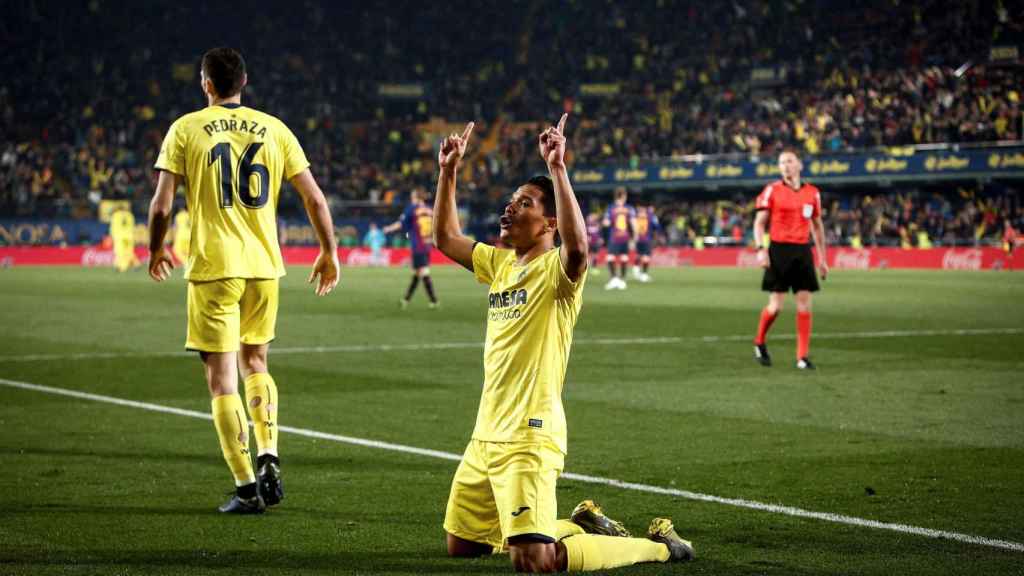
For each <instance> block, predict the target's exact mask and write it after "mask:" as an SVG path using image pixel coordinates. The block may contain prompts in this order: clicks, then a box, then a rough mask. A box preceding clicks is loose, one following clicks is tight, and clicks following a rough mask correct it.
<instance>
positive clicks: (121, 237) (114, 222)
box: [110, 208, 139, 272]
mask: <svg viewBox="0 0 1024 576" xmlns="http://www.w3.org/2000/svg"><path fill="white" fill-rule="evenodd" d="M110 241H111V243H112V244H113V246H114V268H115V269H117V271H118V272H127V271H128V269H129V268H134V267H135V266H137V265H138V264H139V259H138V258H136V257H135V215H134V214H132V211H131V210H129V209H127V208H120V209H118V210H115V211H114V212H113V213H112V214H111V215H110Z"/></svg>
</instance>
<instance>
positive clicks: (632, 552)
mask: <svg viewBox="0 0 1024 576" xmlns="http://www.w3.org/2000/svg"><path fill="white" fill-rule="evenodd" d="M562 544H564V545H565V552H566V556H568V570H569V572H589V571H592V570H606V569H609V568H618V567H620V566H631V565H633V564H639V563H641V562H666V561H668V559H669V557H670V555H669V552H668V546H665V545H664V544H659V543H657V542H653V541H651V540H647V539H646V538H621V537H619V536H599V535H597V534H580V535H578V536H570V537H569V538H566V539H565V540H562Z"/></svg>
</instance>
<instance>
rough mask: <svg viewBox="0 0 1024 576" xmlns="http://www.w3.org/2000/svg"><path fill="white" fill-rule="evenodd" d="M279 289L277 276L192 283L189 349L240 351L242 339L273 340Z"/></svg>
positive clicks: (187, 338) (247, 341) (190, 291)
mask: <svg viewBox="0 0 1024 576" xmlns="http://www.w3.org/2000/svg"><path fill="white" fill-rule="evenodd" d="M277 291H278V286H277V278H273V279H253V278H222V279H220V280H211V281H209V282H189V283H188V333H187V334H186V337H185V348H187V349H189V350H197V351H199V352H237V351H238V347H239V342H243V343H245V344H266V343H268V342H270V341H271V340H273V339H274V327H275V326H276V324H277V302H278V300H277V295H278V294H277Z"/></svg>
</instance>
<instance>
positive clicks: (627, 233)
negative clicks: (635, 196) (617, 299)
mask: <svg viewBox="0 0 1024 576" xmlns="http://www.w3.org/2000/svg"><path fill="white" fill-rule="evenodd" d="M626 196H627V194H626V189H625V188H616V189H615V202H614V203H613V204H612V205H611V206H609V207H608V210H607V211H605V214H604V221H603V222H602V225H603V226H604V227H605V228H611V231H610V232H609V234H608V256H607V257H606V259H607V261H608V272H609V273H610V274H611V276H612V277H611V279H610V280H608V283H607V284H605V285H604V289H605V290H625V289H626V266H627V265H628V264H629V243H630V240H635V238H634V236H635V232H636V210H635V209H634V208H633V207H632V206H630V205H629V204H626Z"/></svg>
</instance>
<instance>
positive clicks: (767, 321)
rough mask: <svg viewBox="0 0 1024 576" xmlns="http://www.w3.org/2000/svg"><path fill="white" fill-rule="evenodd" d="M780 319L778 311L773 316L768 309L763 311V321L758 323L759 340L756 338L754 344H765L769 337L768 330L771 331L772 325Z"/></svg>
mask: <svg viewBox="0 0 1024 576" xmlns="http://www.w3.org/2000/svg"><path fill="white" fill-rule="evenodd" d="M778 317H779V312H778V311H776V312H775V313H774V314H772V313H771V312H769V311H768V308H763V309H762V310H761V321H760V322H758V323H757V338H754V344H758V345H761V344H764V339H765V338H766V337H767V336H768V330H769V329H771V327H772V324H773V323H774V322H775V319H776V318H778Z"/></svg>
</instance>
